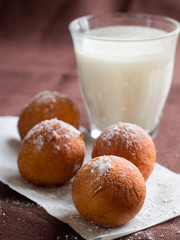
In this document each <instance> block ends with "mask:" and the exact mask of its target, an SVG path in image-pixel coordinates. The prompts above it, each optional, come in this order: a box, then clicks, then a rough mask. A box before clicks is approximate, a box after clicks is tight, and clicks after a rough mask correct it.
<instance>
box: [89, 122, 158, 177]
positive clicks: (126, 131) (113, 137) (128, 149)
mask: <svg viewBox="0 0 180 240" xmlns="http://www.w3.org/2000/svg"><path fill="white" fill-rule="evenodd" d="M101 155H115V156H119V157H122V158H125V159H127V160H129V161H130V162H132V163H133V164H134V165H136V167H138V168H139V170H140V172H141V173H142V175H143V177H144V179H145V180H147V179H148V177H149V176H150V174H151V172H152V170H153V168H154V163H155V160H156V149H155V145H154V142H153V140H152V138H151V137H150V135H149V134H148V133H147V132H146V131H145V130H144V129H142V128H141V127H139V126H137V125H135V124H131V123H121V122H119V123H117V124H114V125H112V126H110V127H108V128H107V129H105V130H104V131H103V132H102V133H101V134H100V136H99V137H98V138H97V139H96V140H95V141H94V144H93V148H92V157H93V158H95V157H98V156H101Z"/></svg>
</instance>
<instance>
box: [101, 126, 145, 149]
mask: <svg viewBox="0 0 180 240" xmlns="http://www.w3.org/2000/svg"><path fill="white" fill-rule="evenodd" d="M116 136H121V141H122V142H123V143H124V144H125V146H126V148H127V149H128V148H130V147H132V146H133V143H134V141H135V140H136V139H138V138H145V137H147V134H146V133H144V131H141V132H140V131H139V130H138V128H137V126H136V125H135V124H131V123H123V122H119V123H118V124H116V125H112V126H111V127H109V128H108V129H107V130H106V131H105V132H104V133H102V135H101V137H102V140H103V141H105V142H106V143H107V145H108V146H111V144H112V140H115V139H116ZM115 143H117V141H116V142H115ZM113 144H114V141H113ZM139 148H141V145H139Z"/></svg>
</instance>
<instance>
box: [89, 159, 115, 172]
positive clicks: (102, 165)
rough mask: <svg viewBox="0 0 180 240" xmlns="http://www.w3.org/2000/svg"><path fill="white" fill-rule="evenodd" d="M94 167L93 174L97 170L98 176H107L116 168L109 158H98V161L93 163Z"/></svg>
mask: <svg viewBox="0 0 180 240" xmlns="http://www.w3.org/2000/svg"><path fill="white" fill-rule="evenodd" d="M92 167H93V168H92V170H91V172H92V173H93V172H94V170H95V169H98V176H102V175H104V174H106V173H107V172H108V171H109V170H110V169H112V168H114V166H113V165H112V162H111V160H110V158H109V157H107V156H101V157H98V159H97V160H96V161H94V162H93V163H92Z"/></svg>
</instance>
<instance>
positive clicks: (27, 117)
mask: <svg viewBox="0 0 180 240" xmlns="http://www.w3.org/2000/svg"><path fill="white" fill-rule="evenodd" d="M51 118H57V119H59V120H62V121H64V122H67V123H69V124H71V125H73V126H74V127H75V128H77V129H78V128H79V125H80V114H79V111H78V109H77V107H76V105H75V103H74V102H73V101H72V100H71V99H69V98H68V97H67V96H65V95H63V94H60V93H59V92H56V91H43V92H40V93H39V94H37V95H36V96H35V97H34V98H32V99H31V101H30V102H29V103H28V104H27V105H26V106H25V107H24V109H23V111H22V113H21V114H20V117H19V121H18V131H19V134H20V136H21V138H22V139H23V138H24V137H25V136H26V134H27V132H28V131H29V130H30V129H31V128H32V127H33V126H34V125H36V124H37V123H39V122H41V121H43V120H49V119H51Z"/></svg>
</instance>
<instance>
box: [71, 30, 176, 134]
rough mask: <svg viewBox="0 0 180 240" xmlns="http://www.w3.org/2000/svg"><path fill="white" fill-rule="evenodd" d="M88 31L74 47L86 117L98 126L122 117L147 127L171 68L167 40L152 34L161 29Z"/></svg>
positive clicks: (164, 95) (154, 120)
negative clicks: (86, 108) (87, 34)
mask: <svg viewBox="0 0 180 240" xmlns="http://www.w3.org/2000/svg"><path fill="white" fill-rule="evenodd" d="M92 31H93V34H94V36H95V37H93V38H91V37H84V38H83V41H82V42H81V44H79V45H78V44H77V46H76V48H75V51H76V57H77V63H78V71H79V78H80V85H81V88H82V93H83V95H84V99H85V102H86V105H87V107H88V109H89V116H90V120H91V122H92V123H93V124H94V125H95V126H96V127H97V128H98V129H100V130H103V129H104V128H106V127H108V126H109V125H112V124H114V123H117V122H118V121H124V122H131V123H135V124H137V125H139V126H141V127H143V128H144V129H146V130H147V131H151V130H152V129H153V128H155V127H156V126H157V125H158V123H159V119H160V115H161V112H162V109H163V106H164V104H165V101H166V98H167V95H168V92H169V89H170V85H171V80H172V73H173V65H174V52H173V51H174V50H173V49H172V47H171V45H172V44H170V41H168V40H166V39H163V38H159V39H153V38H154V37H157V36H162V35H163V34H165V32H163V31H161V30H157V29H153V28H147V27H106V28H102V29H96V30H92ZM90 34H91V31H90V32H89V35H90ZM96 36H100V37H101V36H102V37H103V36H106V37H108V38H109V39H108V40H104V39H103V38H102V39H97V38H96ZM111 36H113V39H114V40H112V37H111ZM139 38H141V39H143V40H144V41H139V40H138V39H139ZM149 38H150V39H151V40H148V39H149ZM119 39H123V40H126V41H122V40H121V41H119ZM132 39H133V40H134V41H132Z"/></svg>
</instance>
